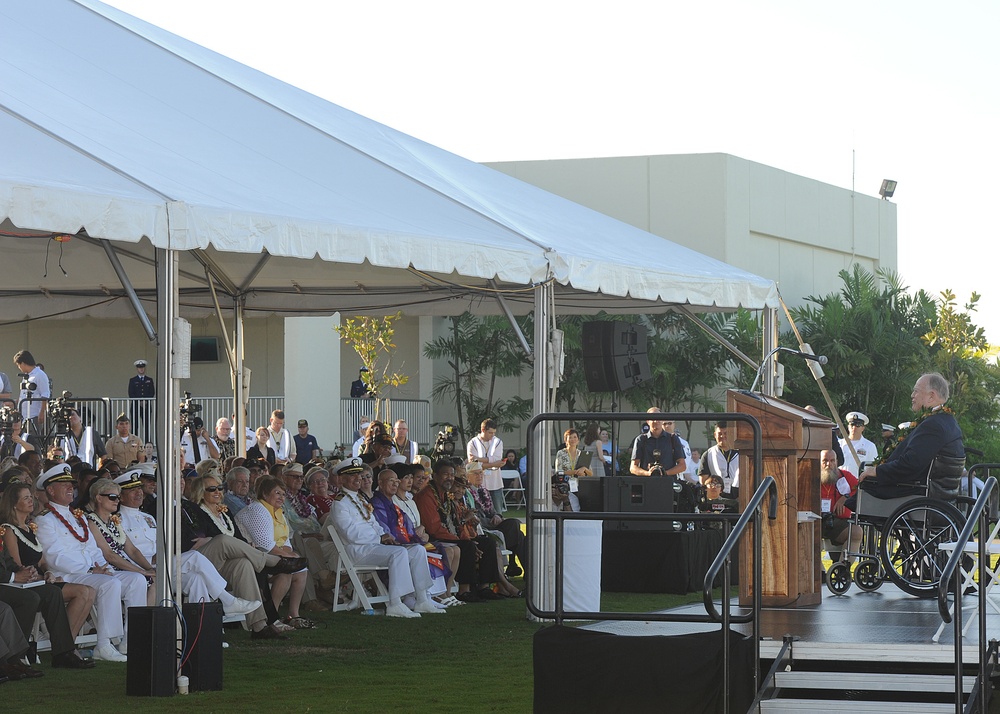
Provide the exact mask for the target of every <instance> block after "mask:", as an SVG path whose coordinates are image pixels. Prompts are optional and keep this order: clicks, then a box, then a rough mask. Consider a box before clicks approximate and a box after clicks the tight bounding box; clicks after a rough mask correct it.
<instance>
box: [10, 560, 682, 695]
mask: <svg viewBox="0 0 1000 714" xmlns="http://www.w3.org/2000/svg"><path fill="white" fill-rule="evenodd" d="M518 580H519V579H518ZM518 584H519V585H520V583H518ZM698 599H699V597H698V595H697V594H691V595H687V596H676V595H648V594H645V595H629V594H621V593H605V595H604V597H603V599H602V602H603V603H604V609H605V610H608V611H618V612H621V611H624V610H634V611H637V612H647V611H653V610H661V609H665V608H669V607H675V606H677V605H680V604H683V603H686V602H693V601H697V600H698ZM309 617H311V618H313V619H315V620H316V621H317V622H318V623H319V628H318V629H316V630H300V631H298V632H294V633H291V637H290V639H289V640H287V641H285V642H251V641H250V639H249V635H248V634H247V633H246V632H244V631H243V630H242V629H231V630H227V637H226V639H227V641H228V642H229V644H230V647H229V649H227V650H225V651H224V653H223V668H224V678H223V684H224V688H223V690H222V691H220V692H197V693H192V694H189V695H187V696H180V695H177V696H174V697H167V698H148V697H126V696H125V668H126V665H124V664H112V663H109V662H98V664H97V668H96V669H93V670H90V671H87V672H67V671H66V670H53V669H52V668H51V667H50V666H49V664H48V661H49V660H48V654H47V653H46V654H44V655H42V659H43V665H41V667H40V668H41V669H43V670H44V671H45V676H44V677H42V678H40V679H35V680H24V681H20V682H8V683H7V684H4V685H0V709H2V710H3V711H4V712H12V713H13V712H21V711H29V710H32V711H40V710H42V709H48V711H66V710H67V707H71V706H72V707H73V709H72V710H71V711H74V712H97V711H105V712H106V711H117V712H124V711H134V712H161V711H179V710H182V709H197V711H198V712H199V713H201V712H205V713H208V712H258V711H265V710H269V711H273V712H275V713H278V714H280V713H283V712H352V713H361V712H388V711H390V710H392V709H394V708H397V709H398V710H399V711H401V712H410V711H413V712H425V711H426V712H467V711H487V712H529V711H531V706H532V696H533V694H532V658H531V651H532V650H531V647H532V635H534V633H535V632H537V631H538V629H539V628H540V627H542V625H541V624H539V623H535V622H529V621H528V620H526V619H525V607H524V601H523V600H503V601H496V602H490V603H482V604H469V605H464V606H462V607H457V608H449V610H448V611H447V614H445V615H437V616H434V615H425V616H423V617H422V618H420V619H419V620H416V619H413V620H400V619H395V618H386V617H384V616H376V617H366V616H363V615H361V614H360V613H359V612H357V611H355V612H339V613H336V614H334V613H332V612H325V613H312V614H309Z"/></svg>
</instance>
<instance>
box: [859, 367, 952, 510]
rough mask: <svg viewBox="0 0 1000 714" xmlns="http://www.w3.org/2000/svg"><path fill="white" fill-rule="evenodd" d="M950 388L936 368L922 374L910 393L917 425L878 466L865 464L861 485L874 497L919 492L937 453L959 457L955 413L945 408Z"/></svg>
mask: <svg viewBox="0 0 1000 714" xmlns="http://www.w3.org/2000/svg"><path fill="white" fill-rule="evenodd" d="M949 394H950V390H949V387H948V381H947V380H946V379H945V378H944V377H942V376H941V375H940V374H937V373H936V372H932V373H930V374H925V375H923V376H922V377H920V379H918V380H917V383H916V384H915V385H914V386H913V391H912V392H911V394H910V397H911V400H912V401H911V404H912V406H913V411H915V412H917V413H918V414H919V415H920V416H919V417H918V419H917V425H916V427H915V428H914V429H913V430H912V431H911V432H910V433H909V434H908V435H907V436H906V438H905V439H903V441H902V442H900V443H899V444H898V445H897V446H896V448H895V449H893V451H892V453H891V454H890V455H889V457H888V458H887V459H886V461H885V463H883V464H879V465H878V466H869V467H867V468H865V471H864V474H863V475H862V477H861V478H862V479H863V480H862V482H861V488H862V489H864V490H865V491H867V492H868V493H871V494H873V495H874V496H875V497H876V498H899V497H902V496H909V495H914V494H922V493H923V492H924V489H923V488H918V487H915V486H913V485H912V484H917V483H920V484H926V483H927V475H928V472H929V471H930V469H931V465H932V464H933V463H934V460H935V459H936V458H937V457H939V456H940V457H950V458H953V459H962V458H964V457H965V446H964V445H963V443H962V430H961V429H960V428H959V426H958V422H957V421H955V417H954V416H953V415H952V414H951V413H950V412H947V411H945V410H944V403H945V402H946V401H948V396H949Z"/></svg>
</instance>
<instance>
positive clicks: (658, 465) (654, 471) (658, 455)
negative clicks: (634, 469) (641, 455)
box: [649, 449, 663, 476]
mask: <svg viewBox="0 0 1000 714" xmlns="http://www.w3.org/2000/svg"><path fill="white" fill-rule="evenodd" d="M662 458H663V453H662V452H661V451H660V450H659V449H653V459H652V461H650V462H649V475H650V476H663V462H662V461H661V459H662Z"/></svg>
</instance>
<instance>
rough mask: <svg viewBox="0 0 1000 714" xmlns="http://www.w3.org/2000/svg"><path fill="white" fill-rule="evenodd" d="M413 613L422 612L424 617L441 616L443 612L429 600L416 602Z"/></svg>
mask: <svg viewBox="0 0 1000 714" xmlns="http://www.w3.org/2000/svg"><path fill="white" fill-rule="evenodd" d="M413 611H414V612H422V613H424V614H425V615H443V614H444V610H442V609H441V608H440V607H438V604H437V603H436V602H432V601H431V600H424V601H423V602H418V603H417V606H416V607H415V608H413Z"/></svg>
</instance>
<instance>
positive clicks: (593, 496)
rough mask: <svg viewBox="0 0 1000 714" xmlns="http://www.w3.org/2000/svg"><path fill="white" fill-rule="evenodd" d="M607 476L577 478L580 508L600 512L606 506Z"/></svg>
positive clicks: (577, 495)
mask: <svg viewBox="0 0 1000 714" xmlns="http://www.w3.org/2000/svg"><path fill="white" fill-rule="evenodd" d="M606 480H607V479H605V478H581V479H577V488H578V490H577V492H576V497H577V498H578V499H580V510H581V511H589V512H591V513H600V512H601V511H603V510H605V508H604V484H603V482H604V481H606Z"/></svg>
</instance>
